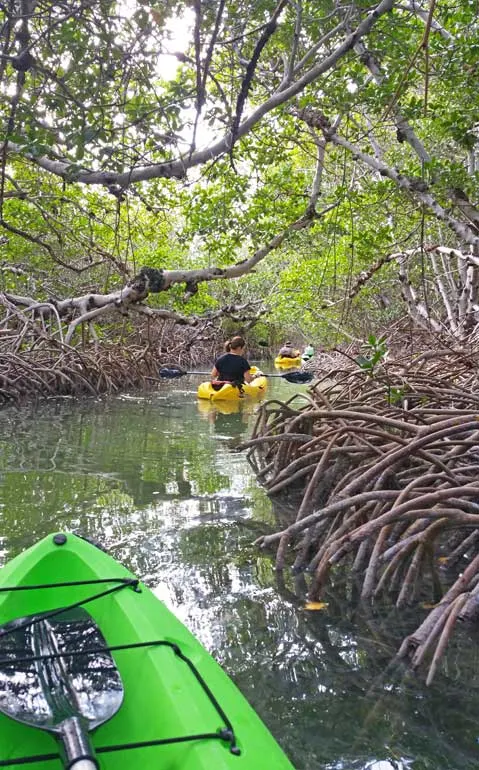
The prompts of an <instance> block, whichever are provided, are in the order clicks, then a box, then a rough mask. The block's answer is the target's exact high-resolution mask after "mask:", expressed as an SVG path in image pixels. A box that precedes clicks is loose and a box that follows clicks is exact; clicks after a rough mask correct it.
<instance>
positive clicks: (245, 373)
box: [211, 337, 254, 386]
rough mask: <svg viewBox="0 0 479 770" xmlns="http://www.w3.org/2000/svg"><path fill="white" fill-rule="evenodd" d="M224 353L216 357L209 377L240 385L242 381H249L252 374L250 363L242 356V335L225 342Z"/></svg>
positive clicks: (243, 348) (252, 376) (243, 345)
mask: <svg viewBox="0 0 479 770" xmlns="http://www.w3.org/2000/svg"><path fill="white" fill-rule="evenodd" d="M225 350H226V353H223V355H221V356H219V358H217V359H216V361H215V365H214V367H213V369H212V371H211V379H212V381H214V380H219V381H221V382H232V383H233V384H234V385H238V386H241V385H242V384H243V383H244V382H251V381H252V380H253V379H254V375H253V374H251V372H250V368H251V367H250V365H249V362H248V361H247V359H246V358H245V356H244V353H245V350H246V342H245V341H244V339H243V337H233V339H232V340H230V341H229V342H227V343H226V344H225Z"/></svg>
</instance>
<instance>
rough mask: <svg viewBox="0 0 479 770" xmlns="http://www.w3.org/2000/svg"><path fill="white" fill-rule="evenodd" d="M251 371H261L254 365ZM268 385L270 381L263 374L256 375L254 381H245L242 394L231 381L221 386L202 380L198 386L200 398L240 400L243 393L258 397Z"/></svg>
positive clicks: (256, 372)
mask: <svg viewBox="0 0 479 770" xmlns="http://www.w3.org/2000/svg"><path fill="white" fill-rule="evenodd" d="M250 371H251V373H252V374H258V373H260V370H259V369H258V367H256V366H252V367H251V369H250ZM260 374H261V373H260ZM267 386H268V381H267V379H266V377H265V376H264V375H263V374H261V376H260V377H256V379H254V380H253V382H245V383H244V385H243V388H242V394H241V393H240V390H239V388H237V387H236V385H231V384H230V383H229V382H226V383H225V384H224V385H222V386H221V387H219V388H218V386H217V385H212V384H211V382H202V383H201V385H200V386H199V388H198V398H207V399H208V401H239V399H240V398H241V397H242V395H244V396H256V397H258V396H262V395H264V393H266V388H267Z"/></svg>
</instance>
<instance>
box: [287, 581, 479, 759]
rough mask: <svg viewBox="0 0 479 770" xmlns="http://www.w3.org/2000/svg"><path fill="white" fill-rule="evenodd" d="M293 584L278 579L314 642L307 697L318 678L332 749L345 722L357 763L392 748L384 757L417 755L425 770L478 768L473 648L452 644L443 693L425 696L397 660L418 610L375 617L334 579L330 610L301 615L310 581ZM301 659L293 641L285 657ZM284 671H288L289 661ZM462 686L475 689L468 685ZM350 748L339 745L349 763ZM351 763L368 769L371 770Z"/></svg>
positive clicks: (324, 729)
mask: <svg viewBox="0 0 479 770" xmlns="http://www.w3.org/2000/svg"><path fill="white" fill-rule="evenodd" d="M291 583H292V584H291V585H289V584H288V583H287V582H286V580H285V575H284V573H277V588H278V591H279V593H280V595H281V597H282V598H283V600H284V601H285V603H287V604H291V605H293V606H294V607H295V608H296V609H297V610H298V617H299V618H301V619H300V621H299V626H298V631H297V633H298V636H300V637H301V638H302V639H304V638H308V639H309V640H310V642H309V647H310V650H311V655H312V657H313V660H314V666H315V668H316V670H315V671H314V666H309V667H308V668H307V670H308V671H309V672H312V671H313V677H314V680H313V682H312V686H311V688H308V690H307V692H309V693H310V697H313V692H314V687H315V685H316V687H317V683H318V679H319V681H320V682H321V703H322V706H321V714H322V717H321V720H320V722H321V724H318V725H317V730H318V731H319V730H321V735H322V737H323V740H324V741H325V743H326V744H327V745H328V746H329V745H334V740H336V739H335V735H336V733H337V726H338V724H339V725H341V728H342V729H346V730H348V734H349V736H350V743H349V752H348V754H349V755H350V756H352V757H357V756H358V755H360V754H361V753H365V756H369V757H370V756H371V755H373V756H374V755H376V756H378V755H379V756H381V754H380V753H379V752H378V747H381V746H384V745H387V746H388V747H391V750H388V751H386V755H387V756H389V758H390V761H392V759H393V758H394V755H396V757H397V756H411V755H413V756H415V758H416V760H417V761H420V759H421V757H424V758H425V760H426V764H425V765H424V767H430V768H431V770H432V768H433V767H434V768H439V767H441V768H449V767H454V768H457V767H470V768H473V767H475V761H476V756H475V755H476V747H475V740H476V734H477V724H476V720H475V713H476V709H477V706H479V681H478V680H477V676H476V671H477V665H476V657H477V653H476V652H475V650H474V649H467V650H466V652H465V651H464V649H463V648H462V649H461V647H457V648H455V646H453V645H451V648H450V649H449V651H448V653H447V655H446V656H445V661H444V668H445V670H446V672H447V673H446V674H442V675H441V676H440V682H439V687H438V689H435V688H431V689H429V690H425V689H424V686H423V683H422V682H421V681H420V680H419V679H418V678H417V677H416V676H415V675H414V674H413V673H412V672H411V671H410V669H409V668H408V667H407V666H405V665H404V663H403V662H401V661H399V660H398V659H397V658H395V657H394V651H395V649H397V645H398V641H399V640H400V639H401V638H402V637H403V636H405V635H407V634H408V633H410V631H411V629H412V628H414V626H415V625H416V624H417V620H418V619H417V612H413V611H409V612H408V613H404V612H403V613H399V612H398V611H397V609H396V608H395V607H391V606H389V609H388V608H386V607H381V608H379V609H378V610H376V611H373V610H372V609H368V608H366V607H365V606H364V605H362V604H361V603H359V602H358V603H354V602H351V600H350V596H351V588H350V586H348V585H347V582H346V581H345V580H344V578H343V577H341V578H336V579H333V582H332V583H331V584H330V585H329V587H328V588H327V590H326V591H325V593H324V596H323V598H324V601H325V602H327V603H328V606H327V609H326V610H324V611H316V612H315V611H304V610H303V611H301V608H304V605H305V602H306V600H307V596H308V585H307V583H306V578H305V576H304V575H302V576H301V577H300V579H299V581H298V578H296V579H294V578H291ZM301 654H302V651H301V648H299V649H298V647H297V646H295V644H294V643H293V641H292V643H291V644H290V645H289V649H288V652H287V653H285V655H286V658H287V656H288V655H290V656H291V660H290V661H289V664H290V666H292V667H293V668H297V666H298V656H299V657H301ZM282 665H283V666H286V665H287V660H283V663H282ZM458 667H461V668H462V670H461V671H458ZM303 671H304V666H303ZM464 681H468V683H469V687H467V688H465V687H464ZM301 682H302V684H303V682H304V678H302V679H301ZM345 712H346V713H345ZM467 714H470V717H468V716H467ZM344 745H345V741H344V739H343V742H342V745H341V746H340V747H339V751H340V752H341V753H342V755H343V757H344ZM392 749H394V750H392ZM429 763H431V764H429ZM346 764H347V766H348V767H353V766H354V767H358V768H362V769H363V768H365V767H366V766H367V765H366V764H363V763H359V762H358V763H357V764H355V763H354V762H353V763H352V764H351V763H349V762H347V763H346ZM321 766H322V765H321ZM327 766H328V767H330V765H327ZM408 766H409V765H408ZM421 766H422V765H421ZM324 767H326V765H324ZM333 767H336V765H333Z"/></svg>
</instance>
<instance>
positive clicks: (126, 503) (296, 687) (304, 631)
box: [0, 377, 479, 770]
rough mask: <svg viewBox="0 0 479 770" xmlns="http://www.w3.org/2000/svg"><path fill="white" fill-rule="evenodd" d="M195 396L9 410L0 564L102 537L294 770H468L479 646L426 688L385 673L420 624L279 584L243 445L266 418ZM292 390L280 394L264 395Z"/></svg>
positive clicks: (249, 405)
mask: <svg viewBox="0 0 479 770" xmlns="http://www.w3.org/2000/svg"><path fill="white" fill-rule="evenodd" d="M197 384H198V383H197V381H196V380H195V379H194V378H193V377H191V378H183V379H182V381H181V384H179V383H178V382H174V383H173V382H168V383H165V385H163V384H162V385H161V386H160V388H159V390H158V392H156V393H152V394H149V395H146V396H138V395H136V394H123V395H121V396H118V397H116V398H111V399H106V400H98V401H97V400H90V401H84V402H81V403H77V402H75V401H72V400H70V401H68V402H65V401H61V402H50V403H48V404H44V405H42V406H40V407H36V408H34V409H33V408H32V409H28V408H27V409H24V410H21V411H20V410H19V411H15V410H4V411H3V412H1V413H0V425H1V426H2V428H3V430H2V431H1V432H0V456H1V460H0V471H1V473H2V484H1V486H0V525H1V527H0V560H2V561H4V560H6V559H7V558H9V557H10V556H12V555H13V554H15V553H17V552H19V551H20V550H21V549H22V548H23V547H25V546H27V545H30V544H31V543H32V542H34V541H35V540H37V539H38V538H40V537H42V536H44V535H46V534H47V533H49V532H51V531H52V530H59V529H61V530H73V531H78V532H80V533H81V534H84V535H87V536H89V537H92V538H94V539H96V540H99V541H100V542H101V543H102V544H103V545H104V546H105V547H107V548H108V549H109V550H110V551H111V552H112V554H113V555H114V556H116V557H117V558H119V559H120V560H122V561H123V562H124V563H125V564H127V565H128V566H129V567H130V568H131V569H132V570H133V571H134V572H136V573H137V574H139V575H140V576H142V577H143V578H144V579H145V580H146V581H147V582H148V584H149V585H150V586H151V587H152V588H153V589H154V591H155V593H156V594H157V595H158V596H159V597H161V598H162V599H164V600H165V601H166V603H167V604H168V605H169V606H170V607H171V608H172V609H174V611H175V612H176V614H177V615H178V616H179V617H180V618H181V619H182V620H183V621H184V622H185V623H186V624H187V625H188V626H189V628H191V630H192V631H193V632H194V633H195V634H196V635H197V636H198V637H199V638H200V640H201V641H202V642H203V643H204V644H205V645H206V646H207V647H208V649H210V650H211V651H212V652H213V654H214V655H215V657H217V659H218V660H220V661H221V662H222V664H223V665H224V666H225V668H226V669H227V670H228V672H229V673H230V674H231V675H232V677H233V678H234V679H235V680H236V681H237V683H238V684H239V686H240V687H241V689H242V690H243V692H244V693H245V694H246V696H247V697H248V699H249V700H250V702H251V703H252V704H253V705H254V706H255V708H256V709H257V710H258V712H259V713H260V714H261V716H262V717H263V719H264V720H265V721H266V723H267V724H268V725H269V727H270V729H271V730H272V731H273V733H274V734H275V735H276V737H277V738H278V740H279V741H280V742H281V744H282V745H283V746H284V748H285V749H286V751H287V752H288V754H289V755H290V757H291V758H292V760H293V762H294V763H295V765H296V766H297V768H298V770H306V769H307V770H340V768H354V770H366V768H367V769H368V770H370V769H372V770H386V768H387V770H390V768H394V770H399V768H401V769H402V768H408V769H409V768H411V769H412V768H414V770H428V769H429V768H434V769H435V770H459V768H473V767H474V768H475V767H476V766H477V746H478V744H477V743H476V737H477V735H478V734H479V731H478V727H477V720H476V718H475V715H476V713H478V712H479V708H478V707H479V691H478V684H479V681H478V677H477V674H476V671H477V669H478V665H477V664H478V661H477V660H476V658H477V656H478V651H479V647H478V646H477V645H475V644H471V643H470V641H469V640H465V639H461V638H460V637H457V638H456V640H455V642H454V644H453V645H451V648H450V650H449V652H448V655H447V657H446V664H445V665H446V667H445V670H444V672H443V673H442V674H441V675H440V676H439V677H438V678H437V681H435V683H434V684H433V686H432V687H431V688H429V689H428V690H426V689H425V687H424V685H423V682H422V680H421V679H419V678H416V677H414V676H413V675H411V674H410V673H409V672H408V671H406V670H404V669H402V668H398V667H394V666H391V660H392V658H393V656H394V652H395V650H396V649H397V644H398V640H399V639H400V638H401V636H402V635H404V634H405V633H407V632H408V630H411V629H412V628H414V627H416V626H417V616H416V617H414V616H411V617H410V618H406V619H404V616H403V615H402V616H401V617H397V616H396V615H395V613H394V612H391V611H389V610H387V609H386V608H382V609H381V610H380V609H379V608H377V610H376V611H375V613H369V614H367V613H366V612H365V610H364V608H362V607H361V606H360V605H357V604H355V602H354V601H353V599H354V593H353V591H352V589H351V586H348V585H343V584H342V583H341V581H340V579H339V576H338V577H337V579H336V578H335V580H334V581H333V584H332V586H331V588H330V589H329V592H328V595H327V596H325V597H323V598H324V599H325V601H327V603H328V607H327V610H325V611H319V612H314V611H307V610H305V609H304V605H305V597H306V592H307V583H308V580H309V576H307V575H306V576H305V575H303V576H298V577H297V578H295V579H293V578H291V577H289V576H288V575H286V576H285V579H284V580H283V581H282V582H281V581H277V576H276V575H275V572H274V569H273V566H272V562H271V559H270V557H269V555H268V554H267V553H263V552H258V551H257V549H256V548H255V547H254V546H253V545H252V542H253V540H254V539H255V538H256V537H257V536H258V535H259V534H260V533H261V532H264V531H265V530H268V529H273V528H274V529H276V528H277V526H278V522H281V520H282V519H283V517H284V515H285V511H284V510H281V509H280V508H279V507H278V508H274V509H273V508H272V506H271V503H270V501H269V500H268V498H267V497H266V496H265V494H264V492H263V490H262V489H261V487H259V486H258V485H257V483H256V481H255V478H254V476H253V474H252V471H251V469H250V468H249V466H248V464H247V463H246V461H245V458H244V456H243V455H242V454H241V453H238V452H237V451H236V449H235V447H236V445H237V443H238V441H239V440H241V438H242V437H243V436H245V435H246V434H247V431H248V429H249V428H248V426H249V425H251V424H252V421H253V420H254V419H255V409H256V404H255V403H254V402H250V401H249V400H245V402H244V403H243V402H241V403H240V404H234V409H233V410H232V411H228V408H229V407H230V405H228V406H227V407H226V411H227V413H225V409H224V408H222V405H219V404H215V405H210V404H209V403H208V402H204V403H203V402H197V400H196V388H197ZM180 388H181V389H180ZM294 390H296V386H291V385H289V384H288V383H285V382H283V381H281V380H271V382H270V390H269V392H268V397H269V396H271V397H280V398H289V397H290V396H291V395H292V392H294Z"/></svg>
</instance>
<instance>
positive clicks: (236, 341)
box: [229, 336, 246, 350]
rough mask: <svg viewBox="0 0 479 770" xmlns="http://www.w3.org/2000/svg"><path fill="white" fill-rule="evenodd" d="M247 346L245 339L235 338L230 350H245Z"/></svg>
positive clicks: (230, 344)
mask: <svg viewBox="0 0 479 770" xmlns="http://www.w3.org/2000/svg"><path fill="white" fill-rule="evenodd" d="M245 345H246V342H245V340H244V339H243V337H239V336H237V337H233V338H232V339H231V340H230V341H229V350H238V348H244V347H245Z"/></svg>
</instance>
